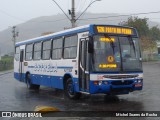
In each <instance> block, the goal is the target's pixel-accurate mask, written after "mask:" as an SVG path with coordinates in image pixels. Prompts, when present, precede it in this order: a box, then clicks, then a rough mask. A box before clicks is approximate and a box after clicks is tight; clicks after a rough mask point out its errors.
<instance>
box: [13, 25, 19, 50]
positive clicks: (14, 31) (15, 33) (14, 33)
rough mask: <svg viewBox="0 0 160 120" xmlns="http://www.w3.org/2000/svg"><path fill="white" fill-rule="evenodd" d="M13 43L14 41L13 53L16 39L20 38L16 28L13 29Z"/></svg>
mask: <svg viewBox="0 0 160 120" xmlns="http://www.w3.org/2000/svg"><path fill="white" fill-rule="evenodd" d="M12 34H13V35H12V37H13V38H12V41H13V52H15V43H16V37H18V32H17V31H16V26H13V27H12Z"/></svg>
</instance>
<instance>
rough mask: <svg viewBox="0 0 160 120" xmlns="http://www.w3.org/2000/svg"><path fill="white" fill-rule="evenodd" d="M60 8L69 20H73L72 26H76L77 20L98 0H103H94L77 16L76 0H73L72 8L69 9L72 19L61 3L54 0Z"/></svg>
mask: <svg viewBox="0 0 160 120" xmlns="http://www.w3.org/2000/svg"><path fill="white" fill-rule="evenodd" d="M52 1H53V2H54V3H55V4H56V5H57V6H58V7H59V8H60V9H61V11H62V12H63V13H64V15H65V16H66V17H67V18H68V19H69V21H70V22H71V24H72V28H74V27H76V21H77V20H78V19H79V18H80V17H81V16H82V15H83V14H84V13H85V12H86V11H87V9H88V8H89V7H90V6H91V5H92V4H93V3H94V2H96V1H101V0H94V1H92V2H91V3H90V4H89V5H88V6H87V8H86V9H85V10H84V11H83V12H82V13H81V14H80V16H78V17H77V18H76V15H75V0H72V8H71V10H69V15H71V19H70V17H69V16H68V15H67V14H66V13H65V11H64V10H63V9H62V8H61V7H60V5H59V4H58V3H57V2H56V1H55V0H52Z"/></svg>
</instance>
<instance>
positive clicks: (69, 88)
mask: <svg viewBox="0 0 160 120" xmlns="http://www.w3.org/2000/svg"><path fill="white" fill-rule="evenodd" d="M65 94H66V96H67V97H69V98H70V99H79V98H80V96H81V94H80V93H77V92H75V91H74V85H73V81H72V79H71V78H68V79H67V81H66V84H65Z"/></svg>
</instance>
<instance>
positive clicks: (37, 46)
mask: <svg viewBox="0 0 160 120" xmlns="http://www.w3.org/2000/svg"><path fill="white" fill-rule="evenodd" d="M33 59H34V60H40V59H41V42H38V43H35V44H34V54H33Z"/></svg>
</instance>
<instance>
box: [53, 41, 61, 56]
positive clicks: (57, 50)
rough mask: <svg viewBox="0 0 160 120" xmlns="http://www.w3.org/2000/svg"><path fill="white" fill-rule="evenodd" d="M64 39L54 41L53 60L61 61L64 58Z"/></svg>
mask: <svg viewBox="0 0 160 120" xmlns="http://www.w3.org/2000/svg"><path fill="white" fill-rule="evenodd" d="M62 46H63V39H62V38H59V39H55V40H53V49H52V59H61V57H62Z"/></svg>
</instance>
